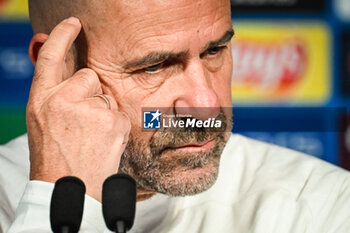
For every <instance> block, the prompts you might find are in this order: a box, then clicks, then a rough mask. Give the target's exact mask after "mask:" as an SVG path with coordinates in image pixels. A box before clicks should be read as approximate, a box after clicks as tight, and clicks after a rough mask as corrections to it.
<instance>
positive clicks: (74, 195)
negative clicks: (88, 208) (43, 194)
mask: <svg viewBox="0 0 350 233" xmlns="http://www.w3.org/2000/svg"><path fill="white" fill-rule="evenodd" d="M85 192H86V188H85V185H84V183H83V182H82V181H81V180H80V179H79V178H77V177H72V176H67V177H63V178H61V179H59V180H58V181H57V182H56V184H55V188H54V190H53V192H52V198H51V207H50V220H51V229H52V231H53V232H55V233H56V232H61V230H62V229H61V228H62V227H63V226H68V227H69V233H77V232H78V231H79V229H80V224H81V220H82V217H83V211H84V199H85Z"/></svg>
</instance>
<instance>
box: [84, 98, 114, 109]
mask: <svg viewBox="0 0 350 233" xmlns="http://www.w3.org/2000/svg"><path fill="white" fill-rule="evenodd" d="M104 96H105V97H106V98H107V100H108V102H107V101H106V100H105V99H104V98H103V97H100V96H92V97H90V98H88V99H87V100H86V101H87V102H88V103H89V104H90V105H91V106H93V107H95V108H102V109H110V110H113V111H118V104H117V102H116V101H115V100H114V98H113V97H112V96H110V95H104ZM109 106H110V108H108V107H109Z"/></svg>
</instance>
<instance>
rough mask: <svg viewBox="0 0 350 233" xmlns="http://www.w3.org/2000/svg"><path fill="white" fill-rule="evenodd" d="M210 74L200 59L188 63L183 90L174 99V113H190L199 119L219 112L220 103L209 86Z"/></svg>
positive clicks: (213, 115) (212, 116) (213, 116)
mask: <svg viewBox="0 0 350 233" xmlns="http://www.w3.org/2000/svg"><path fill="white" fill-rule="evenodd" d="M210 75H212V74H211V73H210V72H209V71H208V70H206V69H205V67H204V66H203V64H202V63H201V61H200V59H196V60H194V61H191V62H189V63H188V65H187V67H186V69H185V71H184V75H183V79H184V86H183V92H182V94H181V96H179V97H178V99H177V100H176V101H175V111H176V114H181V115H191V116H192V117H194V118H196V119H200V120H206V119H208V118H215V117H216V116H217V115H218V114H219V112H220V103H219V99H218V96H217V94H216V92H215V91H214V90H213V88H212V86H211V77H210Z"/></svg>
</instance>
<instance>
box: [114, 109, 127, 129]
mask: <svg viewBox="0 0 350 233" xmlns="http://www.w3.org/2000/svg"><path fill="white" fill-rule="evenodd" d="M116 114H117V115H118V119H119V122H120V125H121V126H122V127H121V128H122V129H124V131H125V132H129V131H130V130H131V122H130V118H129V116H128V115H127V114H126V113H124V112H117V113H116Z"/></svg>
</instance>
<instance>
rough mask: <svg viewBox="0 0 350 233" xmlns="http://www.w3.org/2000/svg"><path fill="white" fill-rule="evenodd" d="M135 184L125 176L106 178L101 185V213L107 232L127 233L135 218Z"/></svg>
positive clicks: (118, 175) (129, 177) (130, 178)
mask: <svg viewBox="0 0 350 233" xmlns="http://www.w3.org/2000/svg"><path fill="white" fill-rule="evenodd" d="M135 209H136V182H135V180H134V179H133V178H132V177H131V176H129V175H126V174H116V175H112V176H110V177H108V178H107V179H106V180H105V182H104V183H103V189H102V212H103V217H104V219H105V222H106V225H107V227H108V229H109V230H111V231H113V232H117V233H125V232H127V231H129V230H130V229H131V228H132V226H133V224H134V218H135Z"/></svg>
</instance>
